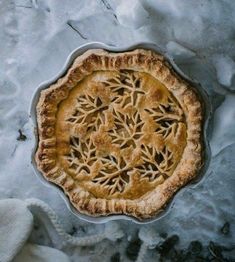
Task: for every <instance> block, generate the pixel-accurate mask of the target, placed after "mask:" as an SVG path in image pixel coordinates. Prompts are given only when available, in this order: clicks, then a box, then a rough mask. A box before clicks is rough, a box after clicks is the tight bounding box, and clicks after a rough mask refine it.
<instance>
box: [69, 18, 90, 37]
mask: <svg viewBox="0 0 235 262" xmlns="http://www.w3.org/2000/svg"><path fill="white" fill-rule="evenodd" d="M67 25H68V26H70V27H71V28H72V29H73V30H74V31H75V32H77V33H78V34H79V36H80V37H81V38H82V39H84V40H87V37H85V36H84V35H83V34H81V33H80V32H79V31H78V29H77V28H75V27H74V26H73V25H72V24H71V23H70V22H67Z"/></svg>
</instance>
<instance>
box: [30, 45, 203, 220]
mask: <svg viewBox="0 0 235 262" xmlns="http://www.w3.org/2000/svg"><path fill="white" fill-rule="evenodd" d="M202 121H203V103H202V101H201V99H200V96H199V94H198V92H197V91H196V90H195V89H194V88H193V87H191V86H190V84H189V83H188V82H187V81H185V80H184V79H182V78H181V77H180V76H179V75H178V74H177V73H176V72H175V70H174V69H173V68H172V66H171V65H170V64H169V62H167V61H166V59H164V57H163V56H162V55H160V54H157V53H155V52H153V51H150V50H144V49H136V50H133V51H128V52H122V53H112V52H108V51H104V50H101V49H97V50H88V51H87V52H85V53H84V54H83V55H81V56H79V57H77V58H76V59H75V61H74V63H73V64H72V66H71V67H70V68H69V70H68V71H67V73H66V74H65V76H63V77H62V78H60V79H59V80H58V81H57V82H56V83H55V84H52V85H51V86H49V87H48V88H46V89H44V90H42V91H41V93H40V98H39V101H38V104H37V123H38V137H39V142H38V148H37V151H36V155H35V159H36V163H37V167H38V169H39V170H40V171H41V173H42V174H43V175H44V177H45V178H46V179H47V180H49V181H50V182H52V183H54V184H57V185H58V186H59V187H61V188H62V189H63V190H64V192H65V194H66V195H68V197H69V199H70V202H71V203H72V204H73V206H74V207H75V208H76V209H77V210H78V211H79V212H81V213H83V214H87V215H91V216H107V215H111V214H126V215H130V216H134V217H136V218H138V219H146V218H151V217H153V216H155V215H156V214H157V213H159V212H160V211H162V210H163V209H164V208H165V206H166V204H167V202H169V200H171V199H172V197H173V196H174V194H175V192H176V191H177V190H179V189H180V188H182V187H183V186H184V185H185V184H186V183H188V182H189V181H191V180H192V179H193V178H194V177H195V176H196V175H197V173H198V171H199V170H200V168H201V166H202V163H203V153H202V152H203V151H202V148H203V143H202Z"/></svg>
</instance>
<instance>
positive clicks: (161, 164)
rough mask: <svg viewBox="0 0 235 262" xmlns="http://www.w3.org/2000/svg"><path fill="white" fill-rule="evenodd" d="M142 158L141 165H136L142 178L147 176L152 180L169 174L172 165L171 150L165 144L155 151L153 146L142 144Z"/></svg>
mask: <svg viewBox="0 0 235 262" xmlns="http://www.w3.org/2000/svg"><path fill="white" fill-rule="evenodd" d="M141 149H142V160H143V161H144V164H143V165H140V166H138V167H136V168H135V169H136V170H137V171H138V172H139V174H140V175H141V176H142V178H149V180H150V181H153V180H154V179H156V178H157V177H159V176H161V175H162V176H163V177H164V178H167V177H168V176H170V175H171V170H172V167H173V165H174V161H173V152H171V151H170V150H169V149H168V148H167V147H166V146H165V147H164V148H163V150H162V151H157V149H156V148H155V147H153V146H146V145H142V146H141Z"/></svg>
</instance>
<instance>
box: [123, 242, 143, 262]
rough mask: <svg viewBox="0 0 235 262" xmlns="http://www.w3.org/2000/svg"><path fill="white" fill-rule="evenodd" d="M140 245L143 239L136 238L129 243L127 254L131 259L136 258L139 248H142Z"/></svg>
mask: <svg viewBox="0 0 235 262" xmlns="http://www.w3.org/2000/svg"><path fill="white" fill-rule="evenodd" d="M140 246H141V241H140V239H137V240H134V241H132V242H130V243H129V245H128V246H127V248H126V256H127V257H128V258H129V259H130V260H136V258H137V256H138V253H139V250H140Z"/></svg>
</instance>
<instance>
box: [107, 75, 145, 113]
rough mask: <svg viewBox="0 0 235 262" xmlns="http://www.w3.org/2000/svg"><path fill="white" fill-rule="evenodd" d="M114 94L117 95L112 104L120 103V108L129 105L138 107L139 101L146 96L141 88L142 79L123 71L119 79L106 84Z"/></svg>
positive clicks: (116, 78) (110, 80)
mask: <svg viewBox="0 0 235 262" xmlns="http://www.w3.org/2000/svg"><path fill="white" fill-rule="evenodd" d="M104 83H105V84H106V85H107V87H109V88H110V89H111V90H112V92H114V93H116V96H115V97H114V99H113V101H112V102H114V101H115V102H118V103H119V104H120V107H122V108H126V107H128V106H129V105H131V106H134V107H136V106H137V105H138V102H139V99H140V97H141V96H143V95H144V94H145V92H144V91H143V89H142V87H141V80H140V78H138V77H136V76H135V74H134V73H131V72H130V71H123V72H121V73H120V74H119V75H118V76H117V77H114V78H112V79H109V80H107V81H105V82H104Z"/></svg>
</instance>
